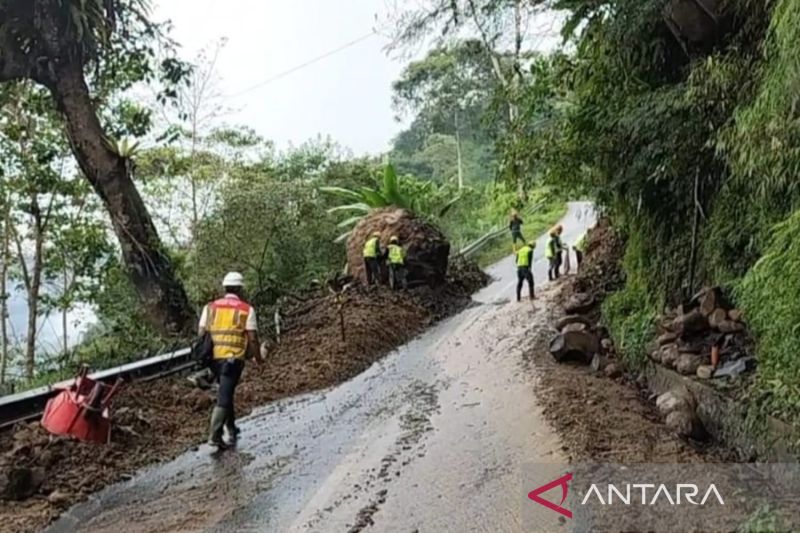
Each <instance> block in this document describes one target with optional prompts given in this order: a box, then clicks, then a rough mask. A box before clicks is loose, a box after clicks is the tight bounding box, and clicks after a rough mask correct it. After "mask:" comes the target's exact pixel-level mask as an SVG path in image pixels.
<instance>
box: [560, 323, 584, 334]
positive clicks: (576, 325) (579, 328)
mask: <svg viewBox="0 0 800 533" xmlns="http://www.w3.org/2000/svg"><path fill="white" fill-rule="evenodd" d="M587 329H588V328H587V327H586V324H581V323H580V322H575V323H574V324H567V325H566V326H564V329H562V330H561V333H567V332H569V331H586V330H587Z"/></svg>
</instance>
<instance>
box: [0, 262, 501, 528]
mask: <svg viewBox="0 0 800 533" xmlns="http://www.w3.org/2000/svg"><path fill="white" fill-rule="evenodd" d="M485 282H486V276H485V275H483V274H482V273H481V272H480V271H479V270H477V269H476V268H475V267H472V266H468V265H461V264H459V266H458V267H457V268H455V269H454V270H453V272H452V273H451V276H450V279H449V280H448V282H447V283H445V284H443V285H442V286H441V287H440V288H438V289H432V288H430V287H427V286H423V287H419V288H416V289H413V290H411V291H410V292H409V293H406V294H404V293H395V292H392V291H390V290H389V289H387V288H385V287H373V288H365V287H362V286H358V285H356V286H353V287H351V288H350V289H348V290H347V291H346V292H345V293H344V295H345V297H344V301H343V304H342V306H341V314H340V306H339V303H338V301H337V300H336V296H334V295H333V294H329V293H324V292H322V291H320V292H318V293H316V294H315V295H314V296H311V297H309V298H307V299H306V300H305V301H302V302H298V303H297V304H295V305H294V307H293V308H291V309H290V310H288V312H287V313H286V314H285V317H284V326H283V332H282V338H281V343H280V345H278V347H277V348H276V350H275V351H274V353H273V354H272V355H271V356H270V358H269V360H268V361H267V362H266V363H265V364H261V365H258V364H255V363H252V362H251V363H249V364H248V366H247V368H246V369H245V373H244V377H243V381H242V383H241V385H240V386H239V389H238V391H237V396H236V401H237V411H238V413H237V415H238V416H240V417H241V416H243V415H245V414H247V413H248V412H249V411H250V410H252V409H253V408H254V407H257V406H260V405H263V404H266V403H268V402H270V401H272V400H276V399H279V398H282V397H286V396H291V395H295V394H301V393H304V392H308V391H312V390H316V389H321V388H325V387H329V386H331V385H334V384H336V383H339V382H342V381H345V380H347V379H350V378H352V377H353V376H355V375H357V374H358V373H360V372H362V371H364V370H365V369H366V368H368V367H369V366H370V365H371V364H372V363H373V362H375V361H376V360H378V359H379V358H381V357H382V356H383V355H385V354H386V353H388V352H389V351H390V350H392V349H393V348H395V347H397V346H399V345H402V344H404V343H405V342H407V341H409V340H411V338H413V337H414V336H416V335H417V334H419V333H420V332H421V331H422V330H423V329H424V328H425V327H426V326H427V325H429V324H431V323H433V322H435V321H436V320H438V319H441V318H444V317H446V316H448V315H451V314H453V313H455V312H457V311H459V310H461V309H463V308H464V307H466V306H467V305H469V303H470V294H471V293H472V292H474V291H475V290H476V289H478V288H480V287H481V286H482V285H483V284H485ZM342 324H343V325H344V336H343V335H342ZM213 402H214V397H213V395H212V394H211V393H209V392H205V391H200V390H198V389H195V388H193V387H192V386H191V385H190V384H189V383H188V382H187V381H186V379H184V378H183V377H180V376H176V377H173V378H169V379H162V380H157V381H151V382H134V383H132V384H130V385H128V386H127V387H126V388H125V389H124V390H123V392H122V393H121V394H120V396H119V397H118V399H117V400H116V402H115V408H114V411H113V417H114V431H113V434H112V443H111V444H110V445H108V446H95V445H89V444H84V443H79V442H76V441H73V440H69V439H64V438H59V437H54V436H51V435H49V434H47V433H46V432H45V431H44V430H43V429H42V428H41V427H39V424H38V422H33V423H29V424H26V425H19V426H18V427H17V428H15V430H14V431H9V432H5V433H3V434H0V474H3V473H6V472H10V471H11V470H12V467H13V468H14V469H15V472H17V471H22V472H23V473H27V474H30V476H29V477H28V478H26V479H30V480H31V481H32V483H33V485H32V486H28V487H27V488H26V489H25V491H19V490H16V489H14V487H8V486H7V484H4V480H3V479H0V493H2V492H4V491H10V493H7V494H5V495H4V496H2V497H0V499H2V500H4V501H0V518H1V519H0V524H1V525H0V531H32V530H38V529H40V528H41V527H42V526H44V525H45V524H47V523H48V522H49V521H51V520H52V519H54V518H55V517H57V516H58V514H59V513H60V512H61V511H63V510H64V509H66V508H67V507H69V506H70V505H72V504H74V503H76V502H78V501H80V500H82V499H85V498H86V497H87V495H89V494H91V493H92V492H95V491H97V490H99V489H101V488H102V487H103V486H105V485H107V484H109V483H113V482H116V481H120V480H123V479H126V478H128V477H130V476H131V475H132V474H133V473H134V472H135V471H136V470H138V469H139V468H141V467H143V466H145V465H148V464H151V463H154V462H159V461H165V460H168V459H170V458H172V457H174V456H176V455H178V454H179V453H181V452H183V451H185V450H187V449H189V448H191V447H193V446H196V445H197V444H198V443H199V442H202V441H203V440H204V438H205V436H206V430H207V427H208V416H209V412H210V408H211V406H212V404H213ZM0 478H4V476H3V475H0ZM28 485H30V483H29V484H28ZM15 491H16V492H15ZM15 499H16V500H21V501H13V500H15Z"/></svg>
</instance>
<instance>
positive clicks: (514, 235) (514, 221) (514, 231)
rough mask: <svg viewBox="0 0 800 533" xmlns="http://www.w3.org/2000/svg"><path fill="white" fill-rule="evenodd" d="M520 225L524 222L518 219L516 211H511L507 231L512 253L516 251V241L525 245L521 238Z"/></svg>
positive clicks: (523, 238) (523, 239)
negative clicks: (509, 234) (509, 236)
mask: <svg viewBox="0 0 800 533" xmlns="http://www.w3.org/2000/svg"><path fill="white" fill-rule="evenodd" d="M522 224H524V222H523V221H522V219H521V218H520V217H519V213H517V210H516V209H515V210H513V211H511V220H510V221H509V222H508V229H509V231H510V232H511V247H512V248H513V250H514V252H516V251H517V240H519V241H520V242H522V244H523V245H524V244H525V237H523V236H522Z"/></svg>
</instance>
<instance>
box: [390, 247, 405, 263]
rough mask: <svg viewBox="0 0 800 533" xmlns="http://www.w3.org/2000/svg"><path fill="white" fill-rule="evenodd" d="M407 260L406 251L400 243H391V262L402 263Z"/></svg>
mask: <svg viewBox="0 0 800 533" xmlns="http://www.w3.org/2000/svg"><path fill="white" fill-rule="evenodd" d="M405 262H406V252H405V250H403V247H402V246H400V245H399V244H390V245H389V264H391V265H402V264H404V263H405Z"/></svg>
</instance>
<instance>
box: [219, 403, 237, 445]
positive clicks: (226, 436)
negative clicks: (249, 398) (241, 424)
mask: <svg viewBox="0 0 800 533" xmlns="http://www.w3.org/2000/svg"><path fill="white" fill-rule="evenodd" d="M222 430H223V431H222V441H223V442H224V443H225V444H226V445H227V446H235V445H236V441H238V440H239V433H240V430H239V428H238V427H237V426H236V416H235V415H234V414H233V410H232V409H231V410H230V411H228V413H227V417H226V418H225V425H224V426H223V428H222Z"/></svg>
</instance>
